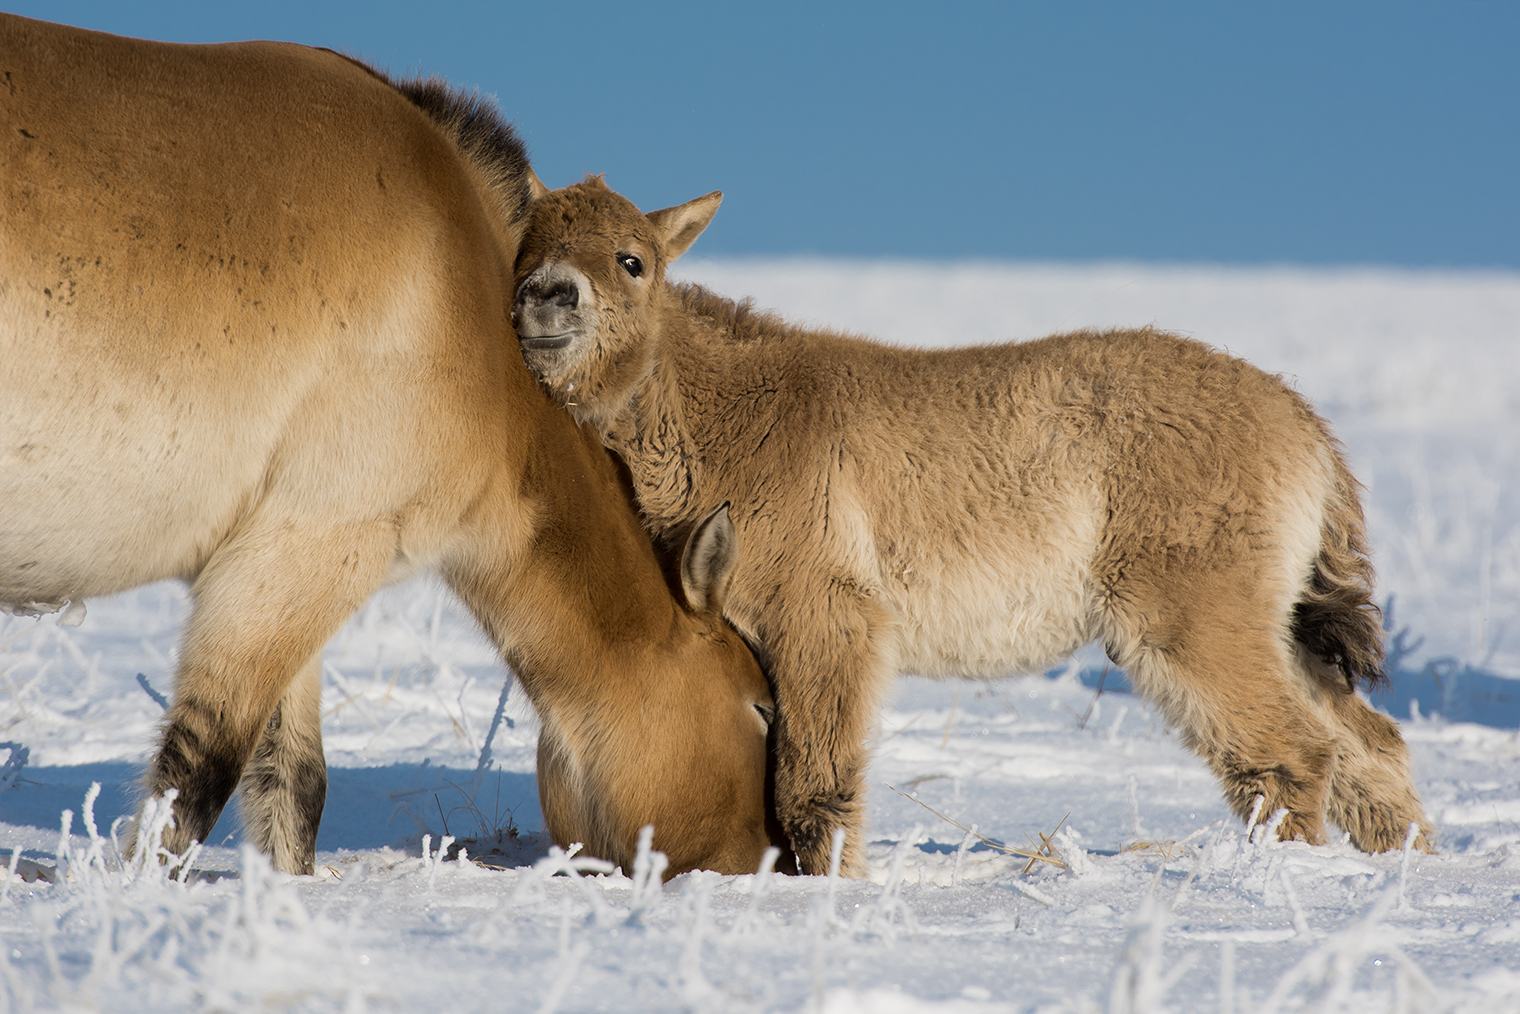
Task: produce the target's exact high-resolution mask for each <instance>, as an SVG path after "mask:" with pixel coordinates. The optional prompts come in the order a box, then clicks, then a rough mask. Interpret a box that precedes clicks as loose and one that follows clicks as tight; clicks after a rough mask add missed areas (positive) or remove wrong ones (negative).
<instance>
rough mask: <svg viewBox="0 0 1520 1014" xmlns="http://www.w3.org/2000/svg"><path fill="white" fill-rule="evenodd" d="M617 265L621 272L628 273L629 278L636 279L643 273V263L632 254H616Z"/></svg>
mask: <svg viewBox="0 0 1520 1014" xmlns="http://www.w3.org/2000/svg"><path fill="white" fill-rule="evenodd" d="M618 263H619V264H621V265H622V266H623V270H624V271H626V272H628V275H629V277H630V278H637V277H639V275H642V274H643V273H644V262H643V261H641V260H639V259H638V258H637V257H635V256H634V255H633V254H618Z"/></svg>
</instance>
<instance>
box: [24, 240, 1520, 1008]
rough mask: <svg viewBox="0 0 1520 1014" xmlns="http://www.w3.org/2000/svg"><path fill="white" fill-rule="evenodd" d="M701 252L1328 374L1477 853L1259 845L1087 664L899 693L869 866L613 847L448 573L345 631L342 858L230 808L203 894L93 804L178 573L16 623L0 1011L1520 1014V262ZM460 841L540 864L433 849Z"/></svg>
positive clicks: (876, 796) (819, 304)
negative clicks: (572, 838) (449, 587)
mask: <svg viewBox="0 0 1520 1014" xmlns="http://www.w3.org/2000/svg"><path fill="white" fill-rule="evenodd" d="M680 273H681V274H683V275H684V276H685V277H688V278H692V279H696V280H700V281H703V282H704V283H707V284H709V285H711V286H712V287H714V288H716V289H718V290H719V291H722V292H726V293H728V294H732V295H740V294H744V293H750V294H753V295H755V296H756V297H757V299H758V302H760V303H761V304H762V305H766V306H772V307H776V308H778V309H781V310H782V311H784V312H786V313H787V314H788V315H789V316H792V317H794V318H799V319H807V320H812V321H816V322H827V323H829V324H831V325H834V326H838V327H845V328H850V329H855V330H859V331H863V332H866V333H869V334H873V335H876V336H878V337H881V338H884V339H888V340H892V341H897V342H903V343H912V344H925V345H940V344H955V343H969V342H983V341H997V340H1004V339H1010V338H1026V337H1033V336H1037V335H1040V334H1044V333H1048V332H1050V331H1053V330H1057V329H1059V328H1071V327H1081V326H1102V325H1108V324H1143V323H1155V324H1157V325H1159V326H1163V327H1166V328H1169V329H1173V330H1180V331H1187V332H1190V333H1192V334H1193V335H1195V336H1196V337H1199V338H1201V339H1203V340H1206V341H1209V342H1212V343H1214V344H1216V345H1219V346H1222V347H1226V348H1228V349H1230V350H1231V351H1232V352H1235V353H1237V354H1240V355H1243V356H1245V357H1247V358H1249V359H1251V360H1252V361H1253V362H1256V363H1257V364H1259V365H1261V366H1263V367H1265V368H1267V369H1269V370H1273V371H1279V372H1282V373H1284V374H1285V375H1290V376H1291V377H1292V378H1294V380H1293V382H1294V383H1295V384H1297V385H1298V387H1299V388H1300V389H1301V390H1302V391H1304V392H1305V393H1306V394H1307V395H1309V396H1310V397H1311V398H1313V399H1314V400H1315V402H1316V403H1317V404H1318V405H1319V406H1320V407H1321V409H1322V411H1323V412H1324V413H1325V414H1326V415H1328V416H1329V417H1330V418H1331V420H1332V421H1333V422H1334V424H1335V426H1336V428H1337V430H1338V432H1339V433H1340V435H1341V436H1342V438H1343V439H1344V441H1345V442H1346V444H1347V446H1348V448H1349V451H1350V454H1351V458H1352V460H1353V464H1354V467H1355V468H1356V470H1357V472H1358V474H1359V476H1360V477H1361V478H1362V480H1363V482H1365V483H1366V484H1367V486H1368V507H1369V517H1370V521H1371V527H1372V534H1373V542H1374V547H1375V552H1376V560H1377V563H1378V566H1379V568H1380V577H1381V593H1380V594H1381V595H1385V596H1386V595H1392V596H1393V597H1394V603H1395V608H1394V610H1393V613H1394V625H1395V627H1396V629H1398V630H1403V631H1405V632H1404V633H1403V634H1402V635H1401V638H1400V639H1399V640H1398V641H1397V644H1398V645H1400V646H1401V647H1402V649H1404V650H1402V651H1400V652H1399V653H1397V656H1396V663H1397V665H1396V668H1397V675H1396V680H1395V683H1396V686H1395V691H1394V693H1393V694H1392V695H1387V696H1384V697H1383V698H1381V700H1382V701H1383V702H1384V704H1385V706H1387V707H1388V708H1389V709H1390V711H1391V712H1392V713H1393V714H1394V715H1395V716H1396V717H1398V718H1400V719H1401V721H1402V722H1403V728H1404V733H1405V736H1406V737H1407V738H1408V740H1409V741H1410V746H1411V751H1412V753H1413V757H1414V763H1415V766H1416V776H1417V780H1418V784H1419V787H1420V790H1421V792H1422V794H1423V796H1424V799H1425V801H1426V804H1427V809H1428V810H1429V812H1430V814H1431V816H1432V817H1433V818H1435V819H1436V820H1437V821H1438V822H1439V825H1440V834H1441V843H1442V847H1443V852H1442V853H1441V854H1440V855H1437V856H1425V855H1421V854H1418V853H1416V854H1413V855H1407V856H1406V855H1402V854H1397V853H1395V854H1390V855H1384V856H1366V855H1362V854H1360V853H1357V852H1355V851H1354V850H1352V849H1350V848H1349V847H1348V846H1345V845H1337V846H1330V847H1324V848H1310V847H1307V846H1303V845H1297V844H1286V845H1278V844H1276V843H1273V842H1263V841H1257V842H1252V841H1248V840H1247V839H1246V838H1245V836H1244V834H1243V831H1242V828H1241V826H1240V825H1239V824H1238V822H1235V821H1233V820H1231V819H1230V818H1229V816H1228V814H1227V813H1226V812H1225V809H1224V807H1223V805H1222V803H1221V800H1220V798H1219V793H1218V790H1217V789H1216V788H1215V786H1214V784H1213V782H1212V779H1211V778H1210V777H1209V775H1208V773H1207V772H1206V771H1205V770H1204V769H1203V768H1202V767H1201V765H1200V764H1199V763H1198V762H1197V760H1196V759H1194V758H1193V757H1192V756H1191V755H1190V754H1189V753H1187V752H1186V751H1185V750H1183V749H1181V748H1180V747H1179V746H1178V744H1177V743H1176V741H1175V739H1174V737H1172V736H1171V735H1169V734H1168V733H1167V731H1166V730H1165V728H1164V727H1162V726H1161V725H1160V724H1159V723H1158V722H1157V720H1156V718H1155V716H1154V714H1153V713H1152V712H1151V711H1150V709H1148V708H1147V707H1145V706H1144V705H1143V704H1142V703H1141V702H1140V701H1138V700H1137V699H1135V698H1133V697H1131V696H1129V695H1127V694H1125V693H1122V692H1117V693H1115V692H1109V691H1111V690H1112V688H1113V687H1114V685H1115V679H1116V678H1115V677H1114V676H1113V675H1112V674H1110V675H1109V676H1108V677H1107V683H1106V687H1107V688H1108V689H1107V690H1105V692H1104V693H1102V694H1101V695H1098V694H1097V693H1096V691H1095V689H1094V687H1093V686H1092V684H1093V683H1094V682H1095V677H1096V676H1097V670H1096V668H1095V666H1094V663H1095V659H1094V657H1092V656H1085V657H1084V659H1082V660H1079V664H1078V665H1075V666H1073V667H1072V668H1071V669H1069V670H1068V671H1066V672H1065V673H1063V674H1061V675H1060V676H1058V677H1055V678H1046V679H1039V678H1035V679H1029V680H1022V681H1013V680H1010V681H1005V682H1002V683H994V684H979V683H967V684H964V685H956V684H954V683H950V684H937V683H930V682H928V681H924V680H918V679H905V680H903V681H902V683H901V685H900V687H899V691H898V693H897V695H896V697H895V699H894V700H893V701H892V702H891V703H890V704H889V706H888V707H887V708H886V709H885V710H884V711H883V713H882V715H881V721H880V725H879V731H878V734H877V740H878V747H877V752H876V760H875V763H874V766H873V768H872V774H871V784H872V795H871V798H870V809H869V819H870V824H871V832H870V837H871V839H872V840H873V841H874V842H875V844H873V846H872V855H873V859H874V863H873V869H874V873H875V876H874V879H873V881H872V882H835V883H831V882H829V881H828V880H827V879H826V878H782V877H754V876H746V877H721V876H717V875H714V874H688V875H686V876H683V877H679V878H676V879H675V880H673V881H671V882H670V883H669V884H666V885H665V886H664V888H663V889H661V888H659V887H658V886H651V885H650V884H649V883H648V882H647V880H641V878H640V874H642V873H644V872H645V871H644V870H634V871H628V872H630V873H632V874H633V878H632V879H630V878H629V877H626V876H624V875H623V874H622V873H610V874H601V875H599V874H596V873H595V871H594V870H593V869H590V868H586V865H585V864H584V863H580V861H579V860H578V859H574V858H572V859H569V860H566V859H565V858H564V857H563V856H559V855H552V854H549V850H548V848H547V843H546V841H545V838H544V835H543V833H542V824H541V817H540V814H539V811H538V807H537V801H536V789H535V784H534V778H533V754H534V741H535V736H536V731H537V726H536V723H535V719H534V717H533V715H532V714H531V712H530V710H529V709H528V708H527V707H526V704H525V702H524V701H523V700H522V698H521V697H520V696H519V695H517V694H515V692H509V693H508V695H507V697H506V700H505V707H504V709H503V719H504V720H503V722H502V723H501V724H500V725H498V726H496V729H495V733H494V736H492V735H491V729H492V719H493V715H494V714H495V713H496V711H497V708H498V705H499V704H500V703H501V700H502V688H503V671H502V669H501V668H500V665H499V663H498V662H497V661H496V659H495V658H494V655H493V653H492V652H491V651H490V650H489V648H488V647H487V646H486V644H485V642H484V639H483V638H482V637H481V636H480V635H478V634H477V633H476V632H475V631H474V630H473V629H472V628H471V627H470V625H469V624H468V622H467V621H465V620H464V619H463V618H462V617H461V615H460V613H459V611H458V610H457V609H456V607H455V606H454V604H453V603H452V601H451V600H450V599H449V598H448V596H447V595H446V594H445V593H443V592H441V591H439V590H438V589H437V587H436V586H434V585H431V584H428V583H424V582H418V583H414V584H410V585H406V586H403V587H399V588H394V589H390V590H387V591H386V592H384V593H383V594H381V595H379V596H377V597H376V599H375V600H374V601H373V602H371V603H370V604H369V605H368V606H367V607H366V608H365V609H364V610H362V611H361V612H360V614H359V615H358V616H356V617H355V619H354V620H353V621H352V622H351V623H350V624H349V625H348V627H347V628H345V630H344V631H343V632H342V634H340V636H339V637H338V638H337V639H335V640H334V642H333V643H332V645H331V646H330V647H329V650H328V653H327V663H328V671H327V676H328V681H327V686H326V690H325V698H324V705H325V707H326V709H327V720H326V737H327V753H328V759H329V763H330V765H331V782H330V788H329V796H328V807H327V812H326V815H325V817H324V822H323V827H322V834H321V837H320V839H319V843H318V844H319V849H320V850H321V851H320V854H319V858H318V863H319V867H320V868H321V872H320V874H319V876H317V877H315V878H288V877H284V876H280V875H276V874H272V873H270V872H269V871H268V869H267V867H266V866H265V865H264V864H263V863H262V861H261V860H259V859H258V857H256V856H250V855H247V854H240V852H239V851H238V841H237V836H236V833H235V831H234V830H233V827H234V824H235V822H234V821H233V820H232V819H231V817H230V816H229V817H228V818H227V819H226V820H224V821H223V825H222V826H221V827H219V828H218V830H217V831H216V832H215V833H214V834H213V836H212V842H211V846H210V847H209V848H207V849H206V850H204V851H203V852H202V853H201V854H200V855H199V856H198V857H197V858H196V860H195V866H196V868H197V869H198V870H201V871H203V872H204V871H211V872H212V873H215V872H217V871H221V872H225V873H233V874H235V875H233V876H222V877H211V876H202V877H201V878H199V879H196V880H194V881H193V882H191V883H189V884H181V883H178V882H167V881H166V880H165V879H164V875H163V873H162V871H161V870H159V869H158V868H156V867H155V868H151V869H148V870H146V871H135V870H131V869H128V870H125V871H123V870H121V869H120V867H119V864H117V863H116V862H115V859H114V852H113V850H112V848H111V847H110V845H109V843H108V842H104V841H99V840H95V841H92V837H91V835H90V834H89V831H88V828H87V827H86V821H85V818H84V812H85V810H84V808H85V806H86V796H87V792H88V790H89V789H90V786H91V784H92V783H95V782H98V783H100V784H101V786H102V789H101V791H100V794H99V797H98V798H96V799H93V800H92V801H91V802H90V803H89V804H88V805H89V806H90V808H91V809H92V811H93V814H92V815H93V818H94V823H95V825H96V827H97V828H98V829H99V831H100V833H101V835H107V829H108V828H109V826H110V824H111V822H112V821H113V820H114V819H115V818H116V817H118V816H120V815H121V814H123V813H125V812H127V811H128V810H129V809H130V805H131V804H130V802H129V796H130V794H131V791H132V788H131V782H132V780H133V779H134V778H135V773H136V770H137V768H138V766H139V765H140V764H141V763H142V761H143V760H144V759H145V757H146V756H147V753H148V751H149V749H150V747H151V745H152V740H153V736H154V731H155V723H156V721H157V719H158V716H159V715H160V714H161V710H160V707H159V705H158V704H157V703H155V701H154V700H153V699H152V697H151V696H150V695H149V693H148V692H146V691H145V690H144V689H143V687H141V686H139V684H138V682H136V681H135V680H134V679H133V677H134V676H135V675H136V674H137V673H142V674H144V676H145V678H146V680H147V682H148V685H149V686H150V687H151V688H153V689H154V690H156V691H161V692H164V693H168V692H169V691H170V690H171V682H172V680H171V673H172V667H173V666H172V659H173V657H174V653H175V641H176V635H177V631H178V625H179V623H180V622H181V621H182V619H183V616H184V612H185V602H184V596H183V594H182V592H181V591H180V590H179V589H178V588H176V587H172V586H153V587H149V588H145V589H139V590H137V591H135V592H130V593H127V594H125V595H122V596H118V597H116V598H113V599H110V600H100V601H92V602H91V603H90V604H89V615H88V617H87V618H86V620H85V622H84V625H83V626H81V627H78V628H65V627H58V626H55V625H54V624H53V623H52V621H51V620H50V619H45V620H42V621H35V620H23V619H15V618H5V617H0V765H4V767H3V769H0V865H3V864H6V863H9V862H11V861H12V860H13V859H14V862H15V868H16V869H17V871H18V873H19V874H20V876H18V877H16V878H14V879H12V878H8V877H7V875H6V874H5V873H4V872H3V870H0V1011H8V1010H33V1009H38V1010H88V1009H104V1010H113V1011H115V1010H121V1011H135V1010H144V1011H147V1010H153V1011H157V1010H172V1009H210V1010H229V1011H230V1010H239V1011H240V1010H329V1009H331V1010H344V1011H358V1010H377V1011H378V1010H387V1011H390V1010H399V1011H412V1010H422V1009H427V1010H445V1011H454V1010H460V1011H475V1010H481V1011H494V1010H530V1011H531V1010H616V1011H642V1010H678V1009H688V1008H689V1009H695V1010H713V1011H728V1010H755V1011H800V1010H804V1009H806V1010H825V1011H833V1012H841V1014H842V1012H853V1011H873V1012H874V1011H881V1012H893V1011H918V1010H924V1011H968V1012H981V1011H1021V1012H1023V1011H1030V1012H1033V1011H1074V1012H1075V1011H1102V1010H1107V1011H1111V1012H1139V1011H1152V1010H1174V1011H1204V1012H1211V1014H1212V1012H1220V1011H1229V1012H1233V1014H1251V1012H1262V1011H1297V1010H1315V1011H1321V1010H1323V1011H1338V1010H1355V1011H1362V1010H1366V1011H1385V1010H1394V1011H1399V1010H1402V1011H1415V1010H1431V1011H1436V1010H1462V1011H1473V1012H1485V1014H1486V1012H1497V1011H1520V738H1517V725H1520V682H1516V681H1517V680H1520V446H1517V444H1520V276H1516V275H1506V274H1487V275H1483V274H1470V273H1468V274H1435V273H1420V272H1400V273H1395V272H1370V271H1368V272H1356V271H1324V270H1318V271H1296V270H1294V271H1290V270H1223V269H1209V270H1203V269H1192V268H1189V269H1183V268H1176V269H1168V268H1155V267H1134V266H1127V265H1110V266H1097V267H1083V268H1076V267H1031V266H1006V265H959V266H944V265H938V266H935V265H919V264H901V265H881V264H848V263H845V264H841V263H838V262H810V261H790V262H769V263H759V262H757V263H743V262H690V263H684V262H683V264H682V265H681V271H680ZM1083 662H1086V663H1088V665H1087V666H1086V667H1085V668H1084V665H1083V664H1082V663H1083ZM1096 664H1098V665H1100V664H1101V663H1100V662H1099V663H1096ZM509 691H510V688H509ZM1411 700H1413V701H1414V702H1415V703H1414V714H1413V715H1411V704H1410V702H1411ZM1436 711H1439V712H1440V713H1441V714H1440V715H1434V714H1432V713H1433V712H1436ZM1454 719H1463V721H1457V720H1454ZM488 738H490V747H489V755H488V756H487V757H486V758H485V763H484V765H482V763H481V762H482V757H483V754H484V753H485V748H486V742H487V739H488ZM4 744H9V745H4ZM23 758H24V763H23ZM64 809H69V810H70V811H72V813H71V815H70V816H69V817H67V818H63V819H64V821H65V822H66V823H69V825H70V826H71V829H72V831H73V832H75V833H74V834H73V836H72V837H71V838H70V839H69V840H68V842H67V844H66V845H65V844H64V843H63V842H61V840H60V833H59V827H60V811H62V810H64ZM1063 821H1064V822H1063ZM973 825H975V826H976V827H977V830H978V831H979V833H980V834H981V835H984V836H986V837H987V838H990V839H993V840H995V841H997V842H1003V843H1008V844H1011V845H1017V846H1022V847H1024V848H1026V849H1027V848H1029V847H1030V846H1031V845H1032V844H1038V843H1039V842H1040V841H1041V835H1042V834H1044V835H1050V834H1051V832H1052V831H1054V830H1055V829H1056V828H1057V827H1058V826H1059V827H1060V830H1059V832H1057V833H1056V834H1055V836H1054V840H1053V845H1052V848H1051V849H1050V852H1051V853H1052V854H1053V858H1055V859H1058V860H1060V861H1061V862H1062V863H1063V864H1064V865H1062V866H1057V865H1056V864H1053V863H1049V862H1044V861H1041V860H1036V861H1032V862H1031V861H1030V860H1028V859H1025V858H1015V857H1013V856H1010V855H1007V854H1005V853H1002V852H999V851H998V850H997V849H995V848H992V847H991V846H990V845H988V844H987V843H984V842H981V841H979V840H977V839H974V838H970V839H968V838H967V835H966V833H965V830H964V829H965V828H970V827H972V826H973ZM444 834H449V835H452V836H454V837H456V838H459V839H468V840H467V841H465V848H466V849H467V850H468V853H469V854H470V855H476V856H481V855H485V856H487V857H488V858H487V862H489V863H490V864H491V865H492V866H495V867H507V868H505V869H486V868H482V867H479V866H476V865H474V864H470V863H459V862H457V861H452V860H450V861H439V860H438V859H437V852H438V849H439V839H440V838H441V837H442V836H443V835H444ZM424 835H426V836H430V837H429V838H428V839H427V846H428V851H427V853H426V854H424ZM963 844H967V845H968V847H967V848H965V849H964V851H963V850H962V848H961V846H962V845H963ZM447 854H448V853H445V855H447ZM578 863H579V864H580V866H581V867H582V868H581V869H580V873H581V874H584V875H577V876H554V875H553V873H554V872H555V871H556V869H563V868H565V867H567V866H568V867H575V866H577V864H578ZM535 864H536V865H535Z"/></svg>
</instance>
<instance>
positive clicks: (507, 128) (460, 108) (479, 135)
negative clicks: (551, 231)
mask: <svg viewBox="0 0 1520 1014" xmlns="http://www.w3.org/2000/svg"><path fill="white" fill-rule="evenodd" d="M382 76H383V75H382ZM387 80H389V81H390V82H391V83H392V84H393V85H395V86H396V90H397V91H399V92H400V93H401V94H403V95H405V96H406V97H407V98H409V99H411V100H412V104H413V105H415V106H416V107H417V108H418V109H421V110H422V111H423V112H425V113H427V114H428V116H429V117H431V118H432V120H433V122H434V123H436V124H438V126H440V127H442V128H443V131H444V133H445V134H447V135H448V136H449V138H450V139H451V140H452V141H453V142H454V143H455V144H456V145H458V146H459V150H460V151H462V152H464V154H465V155H466V157H468V158H469V159H470V161H471V162H473V163H474V164H475V165H476V166H477V167H478V168H479V169H480V170H481V171H482V172H484V173H485V174H486V179H487V181H488V183H489V184H490V187H491V192H492V193H494V194H496V195H497V196H498V197H501V198H502V199H503V205H504V206H505V208H506V210H507V211H508V213H509V214H510V215H511V217H512V220H513V221H517V220H518V219H520V218H521V217H522V216H523V215H524V214H525V213H526V212H527V210H528V202H529V200H530V199H531V190H530V188H529V185H528V179H529V169H528V149H527V147H526V146H525V145H524V144H523V143H522V140H521V139H520V138H519V137H518V136H517V132H516V131H515V130H513V129H512V124H510V123H507V122H506V121H504V120H503V119H502V118H501V111H500V110H499V109H497V108H496V103H495V102H493V101H491V100H490V99H489V98H487V97H485V96H483V95H481V94H480V93H479V92H473V93H471V92H465V91H463V90H462V89H458V88H451V87H450V86H449V84H448V83H447V82H446V81H444V80H443V79H442V78H438V77H428V78H408V79H407V80H404V81H396V80H394V79H392V78H387Z"/></svg>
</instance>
